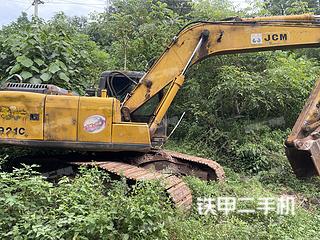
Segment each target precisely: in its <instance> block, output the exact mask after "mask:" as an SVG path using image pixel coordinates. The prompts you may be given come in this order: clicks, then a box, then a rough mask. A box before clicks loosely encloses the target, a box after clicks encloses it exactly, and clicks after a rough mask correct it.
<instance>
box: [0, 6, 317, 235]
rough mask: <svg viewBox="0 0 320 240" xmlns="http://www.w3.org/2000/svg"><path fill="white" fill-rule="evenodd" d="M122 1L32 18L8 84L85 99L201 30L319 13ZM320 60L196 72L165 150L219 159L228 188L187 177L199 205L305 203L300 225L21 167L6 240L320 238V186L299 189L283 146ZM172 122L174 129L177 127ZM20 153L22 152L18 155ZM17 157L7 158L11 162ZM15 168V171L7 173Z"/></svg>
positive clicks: (7, 65) (2, 57)
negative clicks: (210, 211)
mask: <svg viewBox="0 0 320 240" xmlns="http://www.w3.org/2000/svg"><path fill="white" fill-rule="evenodd" d="M252 6H254V7H252V9H245V10H242V11H241V12H239V11H236V10H235V7H234V6H233V4H232V1H228V0H210V1H209V0H201V1H170V0H166V1H153V0H135V1H133V0H115V1H113V3H112V6H111V7H110V8H109V9H106V11H105V12H104V13H101V14H93V15H92V16H90V17H88V18H86V17H83V18H68V17H67V16H65V15H64V14H62V13H61V14H58V15H57V16H56V17H54V18H53V19H52V20H50V21H44V20H39V19H37V20H35V19H34V20H28V19H27V18H26V16H25V15H22V17H20V18H19V19H18V20H17V21H16V22H15V23H12V24H10V25H9V26H5V27H3V28H2V30H1V31H0V50H1V53H0V78H1V79H3V80H5V79H7V78H9V77H10V76H11V75H12V74H15V73H17V74H20V75H21V76H22V77H23V78H24V81H26V82H32V83H50V84H56V85H58V86H61V87H65V88H68V89H72V90H74V91H77V92H79V93H82V92H83V90H84V89H85V88H87V87H89V86H92V85H95V84H97V81H98V78H99V74H100V72H102V71H104V70H110V69H130V70H146V69H147V67H148V66H150V64H151V63H152V61H153V60H154V58H156V57H158V56H159V54H160V53H161V52H162V51H163V50H164V49H165V47H166V45H167V44H168V43H169V42H170V40H171V38H172V37H173V36H174V34H175V33H176V32H177V31H178V30H179V29H180V28H181V27H182V26H183V25H184V24H186V23H188V22H191V21H194V20H199V19H201V20H220V19H223V18H226V17H230V16H250V15H251V14H255V15H259V14H261V15H265V14H267V15H276V14H293V13H307V12H315V13H317V12H319V9H320V8H319V3H318V1H312V0H308V1H307V0H306V1H253V4H252ZM319 53H320V51H319V50H317V49H311V50H309V49H307V50H295V51H286V52H282V51H275V52H264V53H254V54H253V53H250V54H241V55H238V54H235V55H228V56H219V57H214V58H211V59H208V60H206V61H204V62H202V63H200V64H197V65H196V66H193V68H192V69H191V70H190V71H189V72H188V76H187V82H186V84H185V85H184V87H183V89H182V91H181V92H180V93H179V95H178V97H177V99H176V100H175V103H174V105H173V107H172V109H171V110H170V116H169V117H173V116H179V115H181V114H182V113H183V112H186V117H185V119H184V120H183V121H182V123H181V125H180V126H179V128H178V129H177V131H176V132H175V134H174V135H173V137H172V139H171V140H170V141H169V143H168V144H167V146H166V147H167V148H171V149H175V150H178V151H181V152H187V153H190V154H194V155H200V156H206V157H210V158H212V159H214V160H216V161H218V162H219V163H220V164H222V165H223V167H224V168H225V170H226V174H227V180H226V182H224V183H215V182H211V183H205V182H201V181H200V180H198V179H195V178H191V177H188V178H186V181H187V182H188V183H189V185H190V187H191V188H192V190H193V193H194V199H195V200H196V199H197V197H212V198H217V197H223V196H226V197H253V198H261V197H275V198H277V197H279V196H282V195H293V196H295V198H296V206H297V209H296V214H295V215H294V216H278V215H276V214H270V215H264V214H262V213H256V214H237V213H232V214H230V215H229V216H225V215H222V214H218V215H209V216H200V215H199V214H198V212H197V205H196V202H195V203H194V208H193V210H192V211H191V213H181V212H179V211H177V210H176V209H173V208H172V206H171V205H170V203H169V200H168V199H167V197H166V196H165V195H164V194H163V191H162V188H161V186H160V185H159V184H158V183H140V184H138V185H137V186H135V187H134V188H133V189H132V188H129V187H128V186H127V184H126V183H125V182H124V181H113V180H111V179H110V178H109V176H107V175H105V174H104V173H101V172H99V171H97V170H95V169H91V170H84V169H83V170H82V171H81V172H80V173H79V175H77V177H75V178H74V179H71V178H63V179H61V180H60V181H59V182H58V183H56V184H53V183H50V182H47V181H45V179H44V178H43V177H42V176H41V175H40V174H39V173H37V172H36V169H37V168H30V167H27V166H25V167H22V168H21V169H19V170H15V171H14V172H12V173H8V172H5V171H2V172H0V188H1V192H0V218H1V222H0V236H1V238H2V239H248V238H252V239H319V233H318V230H319V226H320V210H319V209H320V196H319V189H320V179H319V178H314V179H309V180H298V179H297V178H296V177H295V176H294V175H293V173H292V171H291V168H290V166H289V163H288V161H287V159H286V157H285V154H284V148H283V142H284V140H285V138H286V136H287V135H288V133H289V132H290V128H291V127H292V125H293V123H294V121H295V119H296V118H297V116H298V114H299V112H300V111H301V109H302V106H303V104H304V102H305V99H306V98H307V96H308V95H309V93H310V91H311V89H312V87H313V85H314V82H315V80H316V78H317V77H318V75H319V71H320V68H319V64H318V60H319V59H320V57H319V56H320V54H319ZM169 119H170V118H169ZM17 151H20V150H17ZM11 155H12V151H5V150H2V151H1V155H0V156H1V158H2V160H1V162H2V161H4V162H5V161H10V157H11ZM4 164H5V163H4Z"/></svg>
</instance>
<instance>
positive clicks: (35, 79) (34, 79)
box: [30, 77, 42, 84]
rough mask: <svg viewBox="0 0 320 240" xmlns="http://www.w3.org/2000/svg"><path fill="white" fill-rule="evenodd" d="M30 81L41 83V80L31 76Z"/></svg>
mask: <svg viewBox="0 0 320 240" xmlns="http://www.w3.org/2000/svg"><path fill="white" fill-rule="evenodd" d="M30 83H32V84H40V83H42V81H41V80H40V79H39V78H35V77H33V78H31V79H30Z"/></svg>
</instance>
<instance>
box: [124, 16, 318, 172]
mask: <svg viewBox="0 0 320 240" xmlns="http://www.w3.org/2000/svg"><path fill="white" fill-rule="evenodd" d="M319 20H320V17H319V16H314V15H296V16H273V17H259V18H248V19H239V18H238V19H234V20H233V21H222V22H197V23H193V24H190V25H188V26H187V27H185V28H184V29H183V30H181V31H180V33H179V34H178V35H177V36H176V37H174V39H173V41H172V43H171V44H170V45H169V47H168V48H167V49H166V50H165V52H164V53H163V54H162V55H161V56H160V58H159V59H158V60H157V61H156V62H155V63H154V65H153V66H152V67H151V68H150V70H149V71H148V72H147V73H146V74H145V75H144V77H143V78H142V79H141V80H140V82H139V83H138V85H137V86H136V88H135V89H134V90H133V91H132V92H131V93H130V94H129V95H128V96H127V98H126V99H125V101H124V103H123V105H122V109H121V110H122V115H123V118H124V119H125V120H126V121H130V116H131V114H132V113H134V112H135V111H136V110H137V109H139V108H141V107H142V106H143V105H144V104H145V103H146V102H147V101H148V100H149V99H150V98H152V97H153V96H154V95H156V94H157V93H158V92H159V91H161V90H163V89H165V88H166V89H167V91H166V94H164V96H163V98H162V100H161V101H160V103H159V105H158V106H157V108H156V110H155V111H154V114H153V116H152V117H151V120H150V122H149V128H150V135H151V137H152V136H153V135H154V134H155V132H156V130H157V129H158V127H159V125H160V123H161V120H162V119H163V117H164V116H165V114H166V112H167V110H168V108H169V107H170V105H171V103H172V101H173V99H174V97H175V96H176V94H177V92H178V90H179V89H180V88H181V86H182V85H183V83H184V79H185V72H186V71H187V69H188V68H189V67H190V66H191V65H193V64H195V63H197V62H199V61H201V60H203V59H205V58H207V57H209V56H213V55H222V54H230V53H247V52H259V51H267V50H276V49H290V48H307V47H318V46H320V21H319ZM286 154H287V157H288V159H289V161H290V163H291V165H292V167H293V170H294V172H295V173H296V175H297V176H299V177H309V176H313V175H320V81H319V82H318V83H317V85H316V87H315V89H314V91H313V93H312V94H311V96H310V98H309V100H308V102H307V104H306V106H305V108H304V110H303V111H302V113H301V115H300V116H299V119H298V120H297V123H296V124H295V126H294V128H293V131H292V133H291V135H290V136H289V137H288V139H287V141H286Z"/></svg>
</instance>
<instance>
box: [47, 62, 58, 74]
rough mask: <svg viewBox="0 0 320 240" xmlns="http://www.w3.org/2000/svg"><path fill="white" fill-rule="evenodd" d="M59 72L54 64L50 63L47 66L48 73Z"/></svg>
mask: <svg viewBox="0 0 320 240" xmlns="http://www.w3.org/2000/svg"><path fill="white" fill-rule="evenodd" d="M59 70H60V67H59V66H58V65H57V64H56V63H51V64H50V66H49V72H51V73H53V74H54V73H56V72H58V71H59Z"/></svg>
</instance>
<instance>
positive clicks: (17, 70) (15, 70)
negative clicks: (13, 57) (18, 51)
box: [9, 63, 21, 75]
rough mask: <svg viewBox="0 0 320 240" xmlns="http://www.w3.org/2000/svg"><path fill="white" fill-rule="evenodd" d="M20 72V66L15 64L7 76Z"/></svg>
mask: <svg viewBox="0 0 320 240" xmlns="http://www.w3.org/2000/svg"><path fill="white" fill-rule="evenodd" d="M20 70H21V65H20V64H19V63H17V64H16V65H14V66H13V68H11V70H10V72H9V74H10V75H12V74H15V73H17V72H19V71H20Z"/></svg>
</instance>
